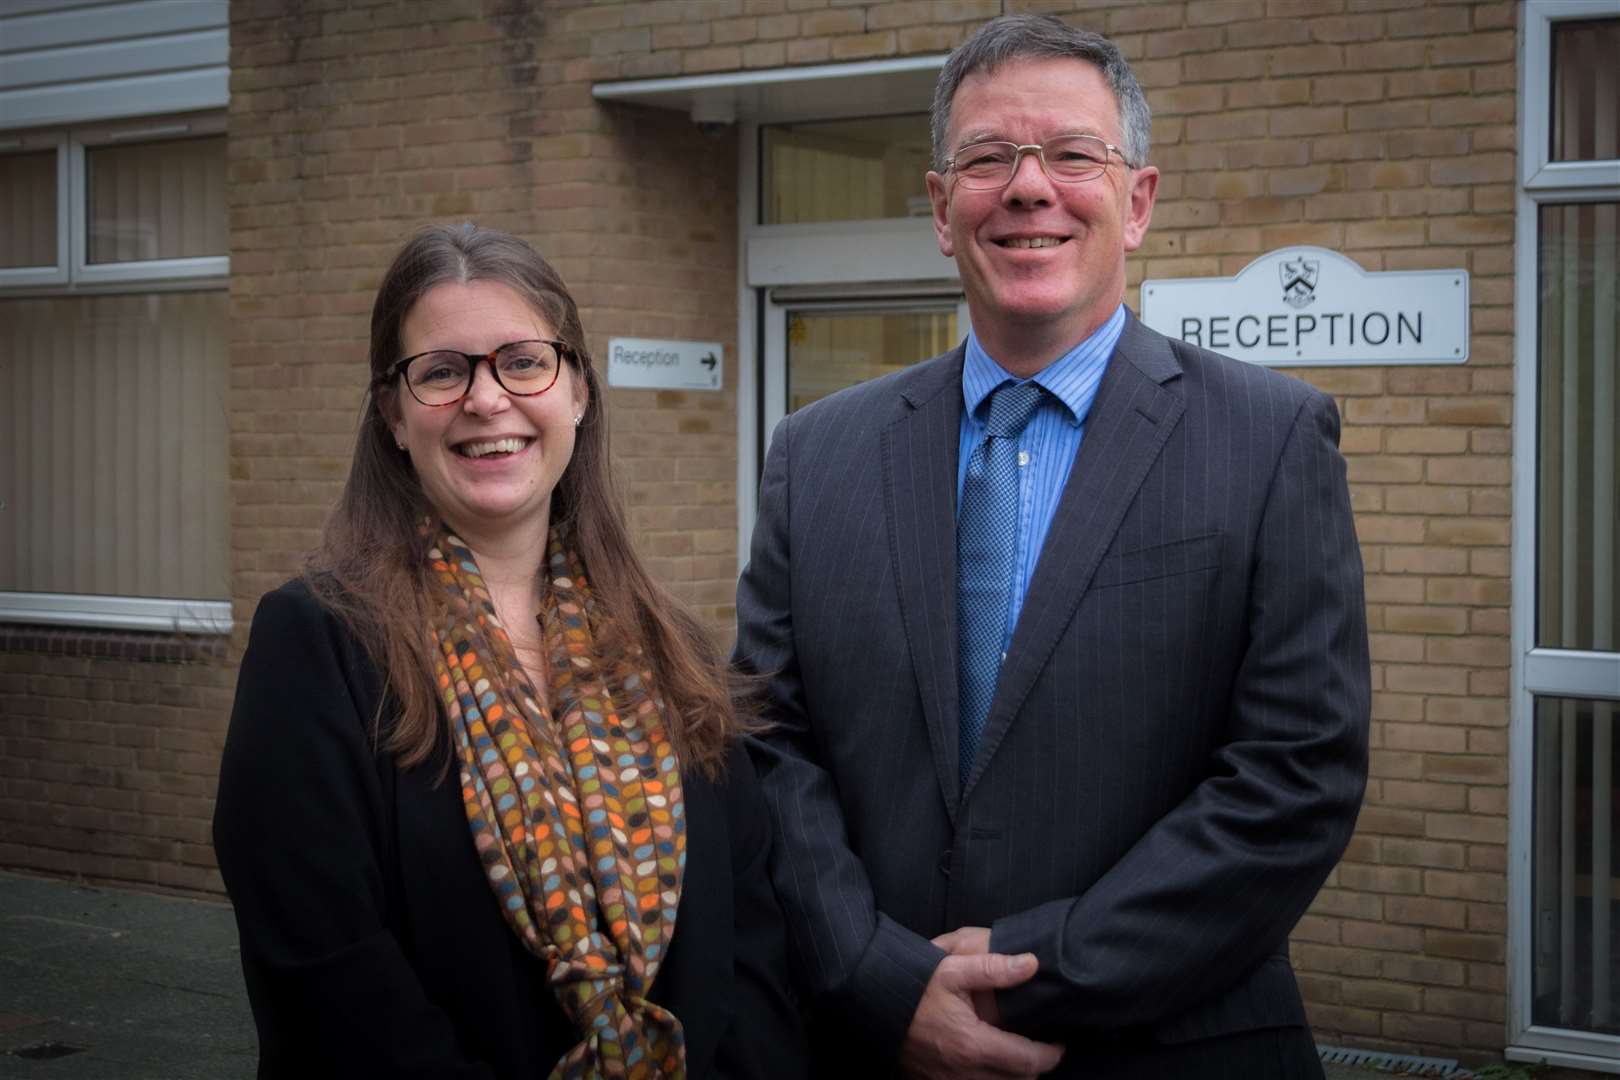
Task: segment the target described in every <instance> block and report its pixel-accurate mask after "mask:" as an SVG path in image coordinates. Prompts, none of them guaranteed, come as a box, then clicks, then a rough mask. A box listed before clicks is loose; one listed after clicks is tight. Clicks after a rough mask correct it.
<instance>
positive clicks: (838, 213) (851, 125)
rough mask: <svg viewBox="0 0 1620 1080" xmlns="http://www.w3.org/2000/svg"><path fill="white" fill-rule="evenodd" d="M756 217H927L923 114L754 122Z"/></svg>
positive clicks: (769, 221)
mask: <svg viewBox="0 0 1620 1080" xmlns="http://www.w3.org/2000/svg"><path fill="white" fill-rule="evenodd" d="M760 141H761V144H762V146H763V150H764V155H765V162H764V168H763V169H762V170H761V180H762V182H763V184H764V187H765V191H764V197H763V198H762V199H761V200H760V223H761V224H763V225H792V224H797V223H800V222H808V221H859V220H869V219H873V218H903V217H924V218H925V217H928V216H929V215H930V209H929V204H928V188H927V185H926V184H924V182H923V176H924V175H925V174H926V173H927V172H928V169H929V158H930V156H931V153H932V151H931V149H930V144H929V137H928V117H927V116H926V115H925V114H915V115H907V116H881V117H868V118H865V119H860V120H823V121H818V122H815V123H799V124H773V125H770V126H768V127H763V128H761V129H760Z"/></svg>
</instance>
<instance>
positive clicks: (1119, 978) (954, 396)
mask: <svg viewBox="0 0 1620 1080" xmlns="http://www.w3.org/2000/svg"><path fill="white" fill-rule="evenodd" d="M962 355H963V350H962V348H961V347H958V348H957V349H955V350H953V351H952V352H950V353H947V354H945V355H944V356H940V357H937V358H935V359H933V360H930V361H927V362H925V363H922V364H919V365H917V366H915V367H911V368H907V369H905V370H903V371H900V372H898V373H895V374H893V375H889V376H887V377H884V378H881V379H877V380H874V381H872V382H868V383H864V384H862V385H859V386H855V387H851V388H849V389H847V390H844V391H842V392H840V393H838V394H835V395H833V396H831V397H829V398H827V399H825V400H823V401H820V402H817V403H815V404H813V405H811V406H809V407H807V408H804V409H801V410H799V411H798V412H796V413H794V414H792V415H790V416H789V417H787V418H786V419H785V420H784V421H782V423H781V424H780V426H779V427H778V428H777V430H776V433H775V435H774V437H773V439H772V441H771V447H770V451H769V454H768V456H767V460H766V465H765V471H764V478H763V481H762V484H761V491H760V500H759V519H758V525H757V526H756V529H755V532H754V538H753V545H752V551H751V555H750V560H749V564H748V567H747V569H746V570H745V571H744V573H743V576H742V580H741V583H740V585H739V589H738V597H737V617H738V622H739V636H738V643H737V654H736V655H737V658H738V659H739V661H740V662H741V663H742V664H743V665H744V666H745V667H749V668H752V669H754V670H756V671H759V672H762V673H766V674H768V675H769V676H770V678H769V682H768V688H769V689H768V708H767V718H768V719H769V720H771V721H772V722H773V723H774V724H775V725H776V727H775V729H774V730H773V731H772V732H770V733H769V734H768V735H766V736H765V737H764V738H762V739H759V740H756V741H755V743H754V744H753V747H752V749H753V751H754V754H755V757H756V760H757V762H758V764H759V766H760V768H761V773H762V779H763V783H764V786H765V790H766V795H767V801H768V802H769V803H770V805H771V809H772V814H773V818H774V823H775V828H776V836H777V851H776V856H775V866H774V879H775V882H776V885H777V890H778V892H779V894H780V896H781V899H782V902H783V905H784V908H785V910H786V912H787V918H788V921H789V924H790V938H791V940H792V942H793V946H794V947H793V953H794V958H795V962H796V963H797V965H798V967H799V971H798V975H799V978H800V980H801V984H802V985H803V986H804V987H805V988H806V990H807V991H808V993H809V995H810V1001H811V1004H812V1007H813V1010H814V1014H815V1016H816V1018H817V1020H818V1022H819V1023H820V1025H821V1026H820V1027H819V1030H820V1032H821V1034H822V1036H823V1038H825V1035H826V1032H827V1031H828V1030H829V1028H830V1029H831V1030H836V1031H838V1032H840V1039H839V1043H840V1045H839V1046H838V1047H835V1048H832V1049H834V1050H847V1051H849V1053H850V1057H849V1059H850V1060H851V1061H856V1060H862V1061H866V1062H872V1061H879V1062H888V1061H892V1060H893V1059H894V1057H895V1055H896V1054H897V1053H898V1050H899V1046H900V1043H901V1040H902V1038H903V1036H904V1033H905V1030H906V1027H907V1025H908V1024H909V1022H910V1018H911V1014H912V1012H913V1010H914V1009H915V1007H916V1003H917V1001H918V999H919V997H920V996H921V994H922V991H923V988H924V986H925V985H926V983H927V981H928V978H929V975H930V973H931V972H932V970H933V968H934V966H935V965H936V964H937V962H938V960H939V958H940V957H941V956H942V953H941V952H940V951H939V950H938V949H937V948H935V947H934V946H933V945H931V944H930V943H929V940H928V939H929V938H930V937H932V936H934V935H937V934H940V933H943V932H945V931H948V930H952V929H955V928H957V927H960V926H965V925H976V926H989V927H991V928H992V939H991V940H992V948H993V950H994V951H996V952H1003V953H1017V952H1023V951H1030V952H1033V953H1035V954H1036V955H1037V957H1038V958H1039V960H1040V971H1039V974H1038V975H1036V976H1035V977H1034V978H1033V979H1032V980H1031V981H1030V982H1028V983H1026V984H1024V985H1023V986H1020V987H1017V988H1014V989H1012V990H1009V991H1002V992H1001V993H1000V994H999V995H998V1001H999V1005H1000V1009H1001V1013H1002V1020H1003V1026H1005V1027H1007V1028H1009V1029H1010V1030H1014V1031H1018V1032H1020V1033H1024V1034H1027V1035H1031V1036H1034V1037H1038V1038H1042V1039H1048V1040H1052V1041H1058V1042H1063V1043H1066V1044H1068V1045H1069V1051H1068V1055H1067V1056H1066V1058H1065V1071H1067V1069H1068V1067H1069V1066H1070V1065H1071V1064H1073V1063H1075V1062H1077V1061H1080V1060H1083V1058H1084V1052H1085V1051H1084V1045H1085V1044H1086V1043H1087V1042H1088V1041H1099V1042H1102V1041H1106V1042H1108V1043H1110V1044H1111V1045H1120V1044H1127V1045H1128V1044H1129V1043H1130V1041H1131V1040H1133V1039H1135V1040H1140V1041H1141V1042H1142V1043H1143V1044H1144V1045H1145V1046H1151V1045H1162V1044H1174V1043H1185V1042H1187V1041H1190V1040H1196V1039H1201V1038H1206V1037H1211V1036H1215V1035H1221V1034H1225V1033H1230V1032H1240V1031H1246V1030H1253V1029H1259V1028H1266V1027H1274V1026H1280V1025H1290V1024H1301V1023H1303V1022H1304V1013H1303V1007H1302V1005H1301V1002H1300V997H1299V991H1298V989H1297V986H1296V985H1295V981H1294V977H1293V972H1292V970H1291V968H1290V966H1289V963H1288V959H1287V952H1286V939H1287V935H1288V933H1289V931H1290V929H1291V928H1292V927H1293V925H1294V923H1295V922H1296V920H1298V918H1299V917H1300V915H1301V914H1302V913H1303V912H1304V910H1305V908H1306V906H1307V905H1308V904H1309V903H1310V901H1311V899H1312V897H1313V896H1314V895H1315V893H1316V891H1317V889H1318V888H1319V887H1320V886H1321V884H1322V882H1323V880H1324V878H1325V877H1326V875H1327V874H1328V872H1329V871H1330V870H1331V869H1332V867H1333V865H1334V863H1335V862H1336V861H1337V859H1338V858H1339V856H1340V854H1341V853H1342V851H1343V850H1344V847H1345V844H1346V843H1347V841H1348V839H1349V837H1350V833H1351V830H1352V828H1353V826H1354V824H1355V819H1356V812H1357V808H1358V807H1359V805H1360V800H1361V794H1362V790H1363V788H1364V786H1365V783H1366V756H1367V731H1368V713H1369V697H1370V689H1369V681H1370V680H1369V663H1368V654H1367V631H1366V614H1365V607H1364V602H1363V598H1362V570H1361V559H1360V553H1359V549H1358V547H1357V543H1356V537H1355V531H1354V524H1353V521H1352V518H1351V512H1350V505H1349V494H1348V489H1347V484H1346V477H1345V463H1344V459H1343V458H1342V457H1341V456H1340V454H1339V452H1338V434H1339V418H1338V413H1337V410H1336V409H1335V407H1334V405H1333V402H1332V399H1331V398H1329V397H1327V396H1325V395H1323V394H1321V393H1320V392H1318V391H1316V390H1313V389H1312V388H1310V387H1309V386H1307V385H1305V384H1304V383H1301V382H1299V381H1297V380H1294V379H1291V378H1287V377H1285V376H1282V375H1280V374H1278V373H1276V372H1273V371H1270V370H1267V369H1264V368H1260V367H1255V366H1251V365H1247V364H1243V363H1239V362H1237V361H1234V360H1230V359H1228V358H1225V357H1220V356H1216V355H1214V354H1212V353H1209V352H1206V351H1203V350H1200V349H1197V348H1195V347H1193V346H1190V345H1187V344H1185V343H1182V342H1178V341H1172V340H1171V339H1169V338H1166V337H1164V336H1163V335H1160V334H1158V333H1156V332H1154V331H1152V330H1149V329H1148V328H1146V327H1145V326H1143V325H1142V324H1141V323H1140V322H1138V321H1137V320H1136V319H1135V318H1134V317H1131V318H1129V320H1128V322H1127V325H1126V328H1125V331H1124V334H1123V336H1122V337H1121V339H1120V342H1119V345H1118V347H1117V349H1116V352H1115V355H1114V356H1113V358H1112V359H1111V360H1110V362H1109V365H1108V369H1107V371H1106V373H1105V375H1104V377H1103V381H1102V385H1101V388H1100V390H1099V392H1098V395H1097V399H1096V403H1095V405H1094V406H1093V409H1092V412H1091V415H1090V417H1089V418H1088V420H1087V425H1086V433H1085V439H1084V441H1083V443H1082V445H1081V449H1080V453H1079V456H1078V458H1077V460H1076V462H1075V466H1074V469H1073V472H1072V474H1071V477H1070V480H1069V483H1068V487H1067V490H1066V491H1065V492H1064V493H1063V496H1062V500H1061V502H1060V504H1059V506H1058V509H1057V512H1056V516H1055V518H1054V520H1053V522H1052V526H1051V531H1050V533H1049V534H1048V537H1047V540H1046V543H1045V547H1044V549H1043V551H1042V552H1041V555H1040V560H1039V563H1038V565H1037V567H1036V569H1035V573H1034V577H1033V579H1032V581H1031V583H1030V588H1029V594H1028V599H1027V600H1026V603H1025V606H1024V608H1023V611H1022V614H1021V616H1020V618H1019V621H1018V625H1017V627H1016V628H1015V631H1014V634H1013V639H1012V645H1011V648H1010V649H1009V652H1008V656H1007V659H1006V662H1005V665H1004V667H1003V669H1002V673H1001V677H1000V681H999V683H998V686H997V689H996V693H995V698H994V701H993V703H992V705H991V708H990V713H989V717H988V720H987V723H986V728H985V732H984V737H983V740H982V742H981V744H980V748H979V752H978V757H977V759H976V761H975V763H974V765H973V768H972V771H971V773H970V774H969V776H968V779H967V782H966V784H965V785H964V784H962V783H959V781H958V778H957V704H956V697H957V694H956V680H957V664H956V640H957V637H956V622H957V612H956V531H955V501H956V496H955V489H956V483H955V481H956V473H957V462H956V458H957V431H958V424H959V420H960V415H961V409H962V394H961V371H962ZM826 1049H828V1047H827V1046H826V1045H825V1044H824V1045H823V1050H824V1051H825V1050H826ZM837 1056H839V1055H838V1053H836V1052H835V1053H832V1054H831V1055H829V1057H830V1058H836V1057H837Z"/></svg>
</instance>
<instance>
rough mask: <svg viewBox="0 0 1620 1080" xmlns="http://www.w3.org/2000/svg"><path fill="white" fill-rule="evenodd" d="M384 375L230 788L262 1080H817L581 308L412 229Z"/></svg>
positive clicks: (471, 231)
mask: <svg viewBox="0 0 1620 1080" xmlns="http://www.w3.org/2000/svg"><path fill="white" fill-rule="evenodd" d="M371 374H372V388H371V393H370V395H369V396H368V398H367V401H366V406H365V413H364V416H363V418H362V421H361V427H360V435H359V439H358V442H357V445H356V448H355V454H354V460H353V464H352V466H351V469H350V472H349V479H348V484H347V486H346V487H345V489H344V493H343V498H342V500H341V502H340V504H339V505H338V508H337V510H336V512H335V513H334V515H333V517H332V519H331V521H330V523H329V524H328V527H327V531H326V536H325V539H324V542H323V545H322V547H321V549H320V550H319V551H318V552H317V553H316V554H315V555H313V556H312V557H311V559H310V562H309V565H308V567H307V569H306V572H305V573H304V575H303V576H302V578H301V579H299V580H296V581H293V582H291V583H289V584H287V585H284V586H283V587H282V588H280V589H278V590H276V591H275V592H273V593H270V594H269V595H267V596H266V597H265V598H264V600H263V602H262V603H261V604H260V605H259V609H258V611H257V613H256V614H255V616H254V619H253V628H252V631H251V633H250V635H249V639H248V647H247V652H246V654H245V656H244V657H243V660H242V671H241V675H240V678H239V681H238V685H237V695H236V705H235V709H234V711H233V713H232V716H231V727H230V734H229V737H228V738H227V740H226V746H225V755H224V760H223V762H222V765H221V770H220V781H219V800H218V804H217V809H216V812H215V817H214V845H215V849H216V851H217V853H218V856H219V865H220V871H221V873H222V874H223V875H224V878H225V882H226V885H227V886H228V888H229V890H230V894H231V899H232V901H233V903H234V904H235V907H236V916H237V923H238V926H239V928H240V931H241V938H242V966H243V969H244V971H245V973H246V976H247V984H248V992H249V997H250V999H251V1001H252V1005H253V1013H254V1018H255V1020H256V1021H257V1024H258V1029H259V1039H260V1055H261V1056H260V1066H259V1075H260V1076H261V1077H277V1076H297V1077H306V1076H311V1075H341V1076H345V1077H373V1076H377V1077H381V1076H405V1075H409V1076H442V1077H514V1078H515V1077H523V1078H531V1077H541V1076H546V1075H548V1074H549V1075H551V1076H554V1077H592V1076H598V1075H600V1076H630V1077H641V1076H658V1075H666V1076H679V1075H683V1074H685V1075H691V1076H694V1077H700V1076H717V1075H718V1076H724V1075H734V1076H765V1075H769V1076H781V1075H791V1074H795V1073H798V1072H801V1071H802V1065H801V1062H802V1060H803V1055H802V1052H801V1049H802V1048H801V1043H800V1036H799V1033H798V1028H797V1020H796V1017H795V1014H794V1011H793V1007H792V1005H791V1003H790V1001H789V1000H788V996H787V993H786V991H785V989H784V985H785V984H784V979H785V957H784V950H785V938H784V931H783V929H782V925H781V922H780V914H779V911H778V909H777V907H776V901H775V897H774V895H773V893H772V892H771V889H770V885H769V883H768V880H767V877H766V859H767V855H768V846H769V830H768V826H767V822H766V820H765V809H764V803H763V801H762V799H761V797H760V794H759V789H758V785H757V781H756V779H755V776H754V773H753V771H752V768H751V767H750V765H749V763H748V759H747V757H746V755H745V754H744V753H743V752H742V751H741V750H740V748H739V745H738V735H739V734H740V732H739V723H738V721H737V719H736V712H735V709H734V707H733V701H732V699H731V696H730V693H729V690H728V684H727V679H726V674H725V670H724V666H723V664H722V662H721V660H720V659H719V657H718V655H717V653H716V651H715V649H714V647H713V645H712V643H711V642H710V641H709V640H708V639H707V637H706V636H705V634H704V632H703V630H702V629H701V627H700V626H699V625H698V623H697V622H696V621H695V620H694V619H693V618H692V617H691V616H690V615H688V614H687V613H686V612H685V611H684V610H682V609H681V608H680V607H679V606H678V605H677V604H676V603H675V602H674V601H673V600H671V599H670V598H669V597H668V595H667V594H666V593H665V592H664V591H663V590H662V589H660V588H659V587H658V586H657V585H656V584H655V583H654V582H653V580H652V579H651V578H650V577H649V576H648V574H647V571H646V570H645V568H644V567H643V566H642V565H641V563H640V561H639V560H638V559H637V557H636V555H635V552H634V550H633V549H632V547H631V544H630V540H629V537H628V534H627V531H626V528H625V524H624V517H623V513H622V511H621V509H620V508H619V505H618V503H617V502H616V500H615V498H614V497H613V494H612V486H611V483H610V478H609V474H608V454H607V427H606V423H605V421H604V418H603V414H602V409H603V404H604V402H603V395H602V392H601V387H600V385H599V383H598V382H597V377H596V374H595V372H594V370H593V369H592V367H591V363H590V356H589V354H588V352H587V351H586V348H585V339H584V333H583V331H582V330H581V328H580V322H579V314H578V311H577V309H576V308H575V305H574V302H573V300H572V299H571V298H570V297H569V295H568V292H567V290H566V288H565V287H564V285H563V283H562V281H561V279H560V278H559V277H558V276H557V274H556V272H555V271H554V270H552V268H551V267H550V266H549V265H548V264H547V263H546V262H545V260H543V259H542V258H540V256H539V255H537V254H536V253H535V252H534V251H533V250H532V249H531V248H530V247H529V246H528V245H527V244H525V243H523V242H522V241H521V240H518V239H516V238H514V237H511V236H507V235H505V234H502V233H498V232H494V231H492V230H488V229H479V228H476V227H474V226H472V225H463V226H460V227H457V228H449V227H431V228H427V229H424V230H422V231H421V232H420V233H418V234H417V235H416V236H415V237H414V238H413V239H412V240H411V241H410V242H409V243H407V244H406V245H405V247H404V249H403V250H402V251H401V252H400V253H399V255H398V257H397V258H396V259H395V260H394V263H393V266H392V267H390V269H389V270H388V273H387V275H386V276H385V277H384V279H383V283H382V286H381V288H380V289H379V290H378V293H377V300H376V304H375V306H374V308H373V310H372V319H371ZM458 779H459V783H458V782H456V781H457V780H458Z"/></svg>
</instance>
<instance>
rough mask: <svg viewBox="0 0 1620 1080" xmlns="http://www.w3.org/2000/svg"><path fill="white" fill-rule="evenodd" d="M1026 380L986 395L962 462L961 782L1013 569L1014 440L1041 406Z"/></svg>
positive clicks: (990, 679)
mask: <svg viewBox="0 0 1620 1080" xmlns="http://www.w3.org/2000/svg"><path fill="white" fill-rule="evenodd" d="M1043 394H1044V391H1043V390H1042V389H1041V387H1040V386H1039V385H1037V384H1036V383H1032V382H1026V383H1021V384H1018V385H1014V384H1013V383H1010V382H1005V383H1002V384H1001V385H1000V386H998V387H996V389H994V390H992V391H991V392H990V418H989V419H988V420H987V421H986V422H985V425H984V441H983V442H982V443H980V444H979V445H978V446H977V447H976V448H975V449H974V451H973V456H972V457H970V458H969V459H968V470H967V477H966V478H965V479H964V480H963V481H962V506H961V508H960V509H959V510H958V511H957V515H956V626H957V631H956V637H957V642H956V643H957V658H956V665H957V702H958V709H959V712H960V714H961V729H960V733H959V736H958V740H959V741H958V746H957V754H958V757H957V768H958V769H959V770H960V775H961V779H962V783H963V784H966V783H967V776H968V770H969V769H971V768H972V767H973V756H974V755H975V754H976V753H978V750H979V736H980V735H982V734H983V733H984V720H985V717H986V716H987V715H988V714H989V712H990V699H991V697H993V696H994V695H995V692H996V676H997V675H998V674H999V673H1000V671H1001V660H1002V652H1001V647H1002V643H1003V642H1004V641H1005V640H1006V636H1007V615H1008V612H1009V609H1010V608H1011V605H1012V586H1013V574H1015V573H1017V572H1018V436H1019V435H1020V434H1022V432H1023V430H1024V425H1026V424H1028V423H1029V418H1030V417H1031V416H1033V415H1034V414H1035V410H1036V409H1037V408H1038V407H1039V406H1040V404H1041V398H1042V396H1043Z"/></svg>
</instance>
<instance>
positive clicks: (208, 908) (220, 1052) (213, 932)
mask: <svg viewBox="0 0 1620 1080" xmlns="http://www.w3.org/2000/svg"><path fill="white" fill-rule="evenodd" d="M52 1053H56V1054H57V1055H58V1056H19V1054H39V1055H48V1054H52ZM257 1062H258V1040H257V1038H256V1036H255V1034H254V1031H253V1016H252V1014H251V1013H250V1012H249V1010H248V1006H247V995H246V992H245V990H244V989H243V986H242V968H241V960H240V954H239V952H238V949H237V942H236V922H235V920H234V919H233V918H232V916H231V909H230V907H229V906H228V905H226V904H224V903H218V902H211V901H207V900H191V899H182V898H178V897H171V896H153V895H150V894H146V893H137V892H126V891H123V890H120V889H110V888H101V887H92V886H87V885H77V884H73V883H71V882H65V881H58V880H51V879H45V878H35V877H28V876H25V875H21V874H9V873H3V872H0V1078H5V1080H12V1078H17V1080H35V1078H39V1080H62V1078H71V1080H103V1078H105V1080H192V1078H195V1080H237V1078H240V1080H251V1078H252V1077H253V1075H254V1072H255V1069H256V1067H257Z"/></svg>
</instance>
